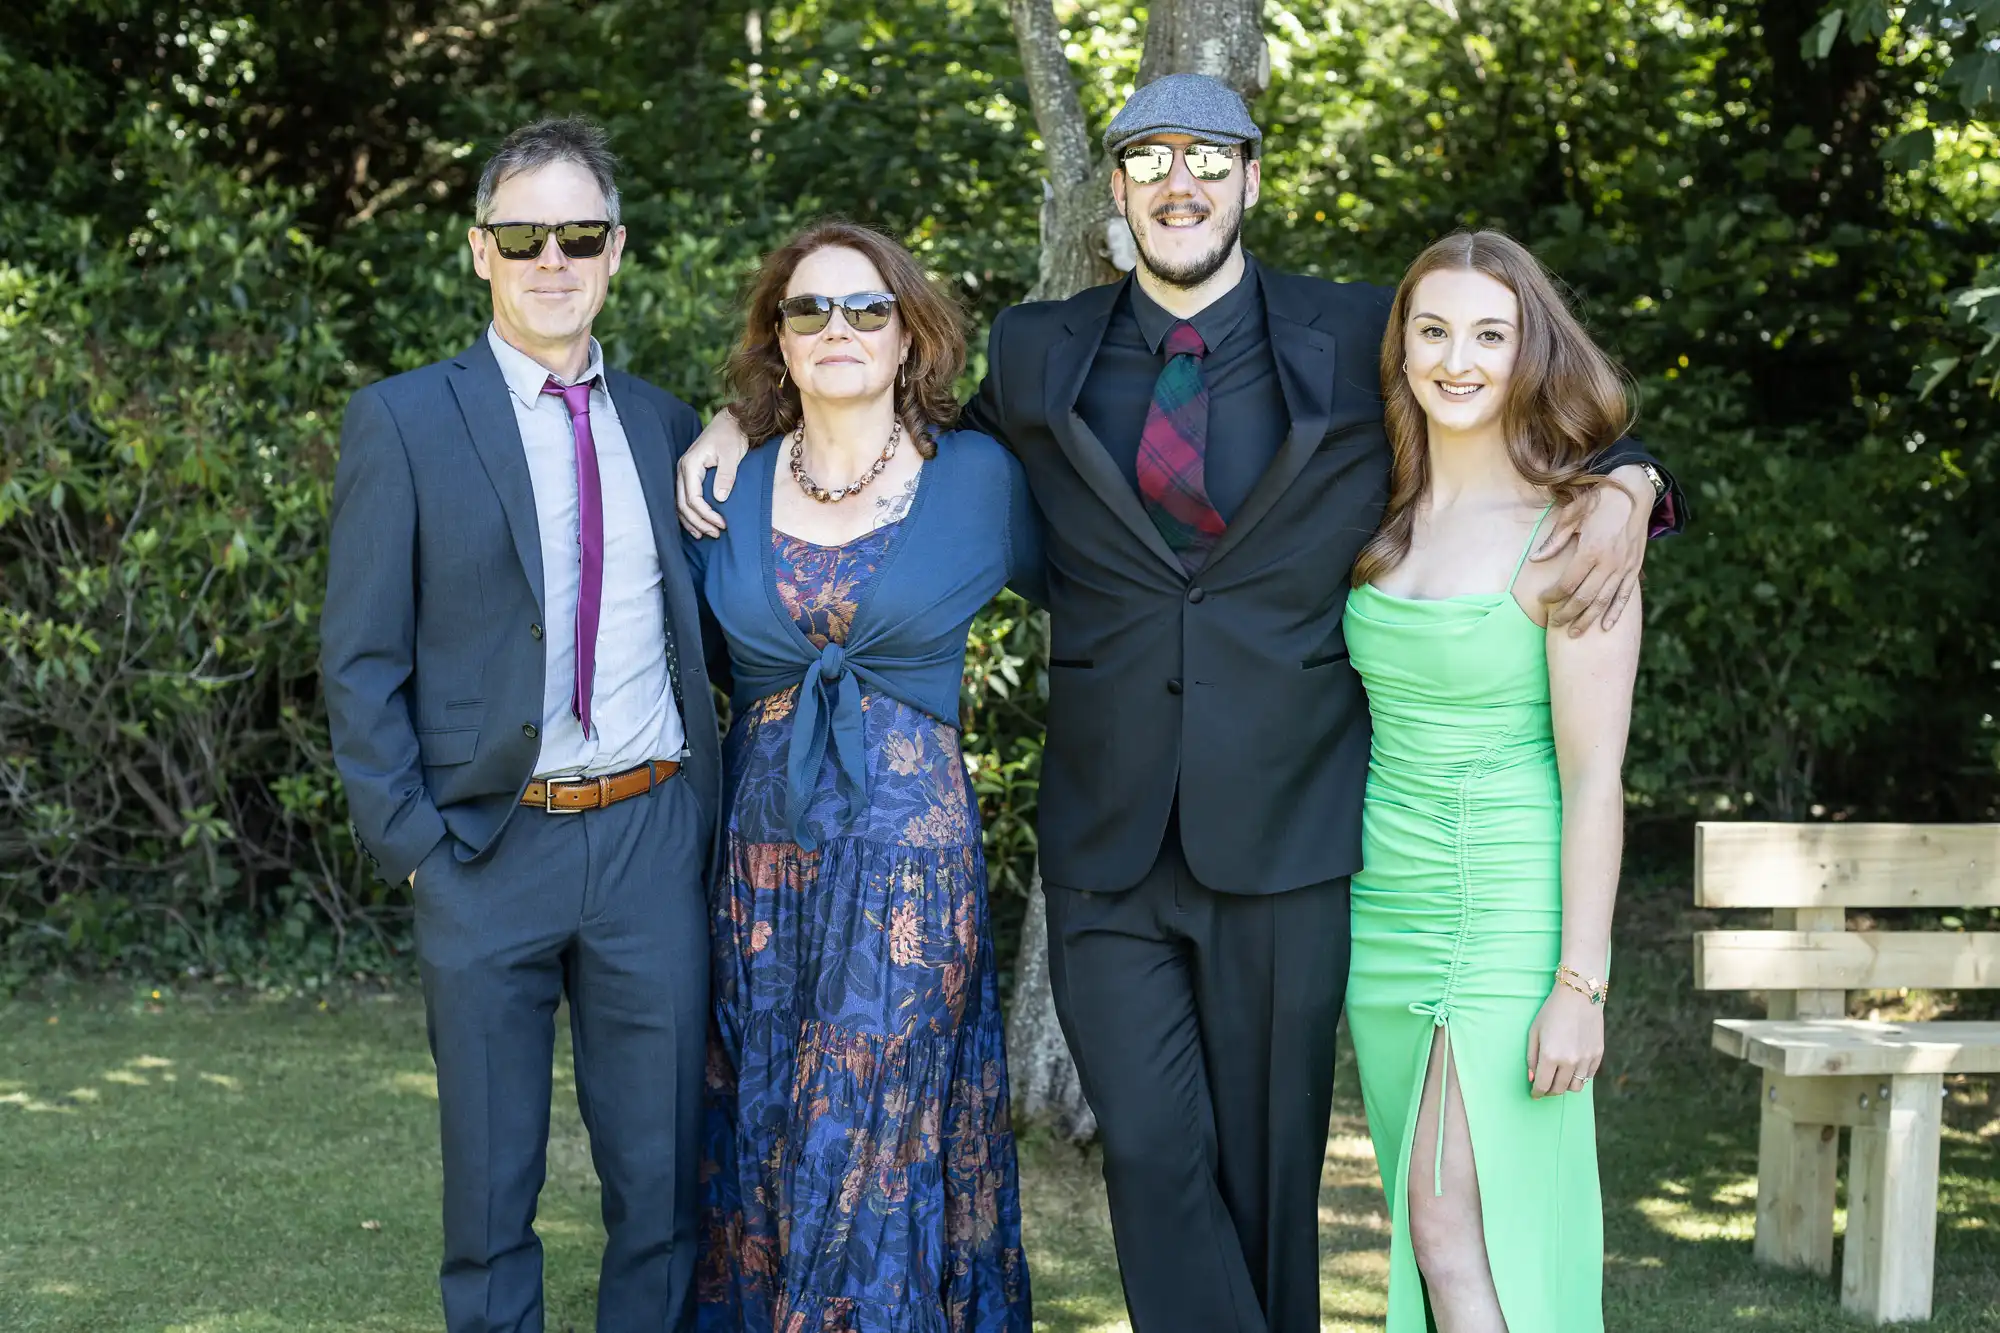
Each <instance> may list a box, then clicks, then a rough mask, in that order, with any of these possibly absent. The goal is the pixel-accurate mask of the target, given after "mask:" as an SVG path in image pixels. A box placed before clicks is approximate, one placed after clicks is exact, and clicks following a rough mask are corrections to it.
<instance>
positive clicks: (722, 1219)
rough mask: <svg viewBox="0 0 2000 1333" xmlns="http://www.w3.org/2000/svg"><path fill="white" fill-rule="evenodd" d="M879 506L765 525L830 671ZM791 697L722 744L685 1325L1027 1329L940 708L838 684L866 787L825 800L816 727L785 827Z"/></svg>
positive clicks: (863, 581)
mask: <svg viewBox="0 0 2000 1333" xmlns="http://www.w3.org/2000/svg"><path fill="white" fill-rule="evenodd" d="M906 521H907V520H906ZM900 526H901V525H896V524H892V525H890V526H888V527H884V528H879V529H877V530H876V531H874V532H873V533H870V534H868V535H867V536H865V537H862V538H860V539H858V540H856V541H853V542H850V543H847V544H846V545H844V546H838V547H824V546H817V545H814V544H812V543H810V542H806V541H802V540H799V539H797V538H794V537H790V536H786V535H784V534H782V533H775V532H774V533H772V534H771V537H770V540H771V542H772V544H773V548H774V549H773V552H772V554H773V556H774V560H773V564H772V568H773V569H774V570H775V583H776V587H775V593H776V597H777V599H778V601H779V602H780V603H781V604H782V605H783V607H784V609H785V610H786V611H787V612H788V613H789V614H790V616H791V618H792V620H793V622H794V623H795V624H796V625H797V626H798V628H799V630H800V631H801V632H802V633H804V634H805V636H806V637H807V638H808V639H809V640H811V642H812V643H813V645H814V646H815V647H816V648H818V649H820V650H822V653H823V656H822V659H821V662H820V664H819V665H820V666H821V667H823V668H824V669H825V670H826V671H827V672H829V673H831V674H833V675H836V676H841V677H846V675H847V673H846V672H845V671H844V670H842V663H841V661H840V659H839V656H838V654H830V655H826V654H825V650H826V649H827V648H828V645H838V644H839V643H841V642H842V640H844V639H845V638H846V637H847V634H848V631H849V629H850V627H851V626H852V625H853V622H854V617H855V614H856V611H857V610H858V609H859V608H860V607H861V606H862V604H863V603H864V601H865V599H866V598H867V596H868V594H869V591H870V589H871V587H872V586H873V585H874V583H875V582H876V581H877V579H878V576H879V575H880V574H881V572H882V570H883V568H884V566H885V564H886V563H887V561H888V560H889V559H890V558H891V556H892V555H893V553H894V548H895V544H896V533H897V531H898V528H899V527H900ZM760 595H761V590H760ZM838 683H839V684H841V685H845V683H846V682H845V679H843V680H841V681H839V682H838ZM804 688H806V689H810V688H812V685H811V684H810V683H808V684H807V685H806V686H805V687H804ZM800 699H801V687H800V686H793V687H791V688H788V689H785V690H782V691H780V692H778V693H775V694H771V695H769V696H767V697H766V698H764V699H762V700H760V701H757V702H755V703H753V704H750V705H749V706H748V707H746V708H745V709H743V710H742V712H741V714H740V715H739V716H738V717H737V718H736V719H735V721H734V723H733V725H732V726H731V728H730V732H729V736H728V739H727V742H726V743H725V746H724V751H723V758H724V768H725V774H726V777H725V781H726V784H727V785H726V789H725V801H726V806H725V808H726V811H727V814H726V818H727V820H728V825H727V833H726V839H725V846H724V861H723V866H722V871H721V874H720V876H719V878H718V882H717V884H716V885H715V888H714V890H713V892H712V894H711V909H712V917H711V925H710V929H711V935H712V947H713V954H712V957H713V984H714V987H715V1016H716V1027H715V1031H714V1033H713V1035H712V1038H711V1049H710V1058H709V1077H708V1115H707V1135H706V1137H707V1151H706V1153H705V1160H704V1162H703V1166H702V1180H701V1204H702V1246H701V1249H702V1259H701V1271H700V1281H699V1296H698V1299H699V1305H698V1317H697V1327H698V1328H699V1329H701V1330H703V1333H721V1331H722V1330H729V1331H730V1333H736V1331H738V1330H746V1331H747V1330H755V1333H832V1331H835V1330H839V1331H842V1333H947V1331H948V1333H975V1331H976V1333H1001V1331H1002V1330H1004V1331H1006V1333H1027V1330H1028V1329H1029V1327H1030V1319H1029V1291H1028V1276H1027V1268H1026V1264H1025V1260H1024V1258H1023V1255H1022V1250H1021V1207H1020V1190H1019V1185H1018V1180H1017V1172H1016V1165H1015V1148H1014V1137H1013V1132H1012V1128H1011V1125H1010V1122H1009V1118H1008V1099H1007V1080H1006V1070H1005V1034H1004V1029H1003V1027H1002V1024H1001V1016H1000V996H999V979H998V973H997V970H996V967H995V961H994V958H993V952H992V948H991V939H992V934H991V929H990V925H989V922H988V919H987V904H986V869H985V861H984V858H983V856H982V853H981V848H980V837H979V820H978V810H977V806H976V805H975V804H974V801H973V798H972V794H971V792H970V790H969V783H968V781H967V775H966V769H965V762H964V759H963V757H962V755H961V753H960V749H959V738H958V732H957V729H956V728H954V727H952V726H950V725H948V724H946V723H944V722H941V721H939V720H937V719H936V718H933V717H931V716H930V715H928V714H927V713H925V712H923V711H922V710H919V709H917V708H914V707H912V706H910V705H909V704H907V703H903V702H900V701H898V700H896V699H894V698H891V697H890V696H888V695H886V694H883V693H880V692H877V691H875V690H872V689H863V690H862V692H861V695H860V701H859V702H860V713H861V726H860V733H861V734H860V737H859V740H860V742H861V744H860V749H861V753H862V755H863V756H864V757H865V767H866V788H867V793H866V800H865V802H864V803H862V804H861V805H860V806H859V807H858V808H857V809H855V810H854V812H853V815H852V818H851V820H850V818H849V805H848V802H849V796H850V794H851V792H852V784H851V783H850V781H849V780H848V774H849V772H850V770H847V769H845V768H844V766H843V762H842V759H841V756H840V755H839V754H838V753H836V751H837V749H838V743H837V742H836V743H835V744H833V745H828V746H825V747H822V748H820V750H819V754H818V756H817V762H818V781H817V784H816V786H815V787H814V788H813V789H812V793H813V794H812V797H811V800H810V803H809V804H808V806H807V808H806V810H805V812H804V821H803V822H804V823H805V824H806V825H807V826H809V829H810V834H809V840H811V841H813V842H814V843H815V844H816V847H815V849H814V850H805V849H803V848H801V846H800V845H799V843H798V842H797V841H796V840H795V839H794V832H795V831H796V829H797V828H798V823H796V822H795V821H794V819H793V818H792V812H791V811H790V810H788V808H787V804H788V802H787V794H786V793H787V786H788V772H787V769H788V764H789V763H790V761H791V756H792V753H793V747H792V737H793V733H794V729H795V726H794V724H795V723H796V722H799V721H800V719H801V713H800Z"/></svg>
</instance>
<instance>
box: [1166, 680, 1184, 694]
mask: <svg viewBox="0 0 2000 1333" xmlns="http://www.w3.org/2000/svg"><path fill="white" fill-rule="evenodd" d="M1180 692H1181V680H1180V677H1179V676H1176V677H1174V678H1173V679H1172V680H1170V681H1168V682H1167V693H1168V694H1179V693H1180Z"/></svg>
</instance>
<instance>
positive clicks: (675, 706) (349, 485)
mask: <svg viewBox="0 0 2000 1333" xmlns="http://www.w3.org/2000/svg"><path fill="white" fill-rule="evenodd" d="M613 167H614V160H613V158H612V156H611V154H610V152H609V150H608V149H607V147H606V144H605V140H604V134H603V132H602V131H601V130H599V129H597V128H596V127H595V126H592V125H590V124H588V123H587V122H582V121H576V120H551V121H542V122H539V123H537V124H534V125H530V126H527V127H526V128H524V129H520V130H517V131H515V132H514V133H513V134H512V135H510V136H508V138H507V140H506V142H505V143H503V144H502V145H501V147H500V150H499V152H497V153H496V154H495V155H494V157H493V159H492V161H491V162H490V163H488V165H487V167H486V171H485V174H484V176H483V177H482V179H481V181H480V186H479V201H478V212H477V223H476V225H474V226H473V228H472V229H471V233H470V236H469V243H470V245H471V248H472V257H473V266H474V268H475V269H476V270H477V271H478V273H479V275H480V276H481V277H482V278H485V279H487V281H488V282H489V284H490V285H491V288H492V298H493V322H492V323H491V324H490V325H489V326H488V327H487V329H486V330H485V332H483V333H482V334H481V335H480V337H479V339H478V341H477V342H475V343H473V345H472V346H471V347H469V348H467V349H466V350H465V351H464V352H463V353H461V354H460V355H458V356H456V357H453V358H452V359H450V360H449V361H443V362H439V363H437V364H436V365H431V366H426V367H424V368H423V369H421V370H415V371H411V372H410V373H408V374H406V375H398V376H396V377H395V378H393V379H389V380H385V381H383V382H382V383H380V384H376V385H372V386H370V387H368V388H366V389H363V390H361V391H360V392H359V393H357V394H355V396H354V399H353V401H352V402H350V403H349V404H348V408H347V416H346V421H345V423H344V426H343V429H342V432H341V448H340V466H339V471H338V474H337V476H336V478H335V481H334V495H333V532H332V539H331V542H332V545H331V551H330V553H329V558H328V563H327V590H326V608H325V612H324V616H323V619H322V622H321V638H322V649H321V669H322V674H323V678H324V682H325V689H326V699H327V712H328V715H329V717H330V720H331V722H332V728H333V748H334V760H335V763H336V764H337V766H338V767H339V770H340V776H341V780H342V781H343V783H345V785H346V789H347V800H348V806H349V808H350V810H351V811H352V812H353V816H354V825H355V831H356V834H357V835H358V837H359V839H360V841H361V844H362V846H363V848H364V849H365V850H366V851H367V853H368V856H369V859H370V860H371V861H373V862H374V863H375V865H376V868H377V870H378V871H379V872H380V873H381V874H382V876H383V878H385V879H387V880H390V881H391V882H394V881H400V880H403V879H405V878H406V877H407V878H409V880H410V882H411V884H412V887H413V892H414V895H415V899H416V926H417V952H418V961H419V963H420V965H421V968H422V973H423V983H424V1004H425V1011H426V1015H427V1017H428V1019H429V1028H430V1041H431V1052H432V1055H433V1057H434V1058H435V1060H436V1062H437V1077H438V1122H439V1134H440V1138H441V1140H442V1145H443V1155H444V1262H443V1266H442V1268H441V1270H440V1286H441V1288H442V1291H443V1297H444V1312H445V1323H446V1326H447V1327H448V1328H449V1329H450V1330H451V1333H501V1331H502V1330H506V1331H507V1333H528V1331H529V1330H534V1331H535V1333H539V1330H540V1329H541V1327H542V1323H543V1315H542V1247H541V1242H540V1240H539V1239H537V1238H536V1236H535V1231H534V1217H535V1201H536V1196H537V1195H538V1194H539V1192H540V1190H541V1187H542V1179H543V1175H544V1170H545V1165H546V1155H547V1147H548V1131H549V1097H550V1075H551V1062H552V1058H553V1050H554V1043H555V1028H554V1023H553V1019H554V1017H555V1012H556V1006H557V1003H558V1002H559V1001H560V1000H561V999H563V998H564V997H565V996H566V997H567V998H568V1000H569V1009H570V1031H571V1034H572V1037H573V1042H574V1046H575V1058H576V1091H577V1102H578V1107H579V1109H580V1110H581V1111H582V1113H583V1121H584V1125H585V1128H586V1129H588V1131H589V1133H590V1150H591V1159H592V1161H593V1162H594V1163H595V1165H596V1167H597V1174H598V1178H599V1180H600V1182H601V1183H602V1187H603V1194H604V1225H605V1230H606V1232H607V1237H606V1243H605V1250H604V1262H603V1269H602V1273H601V1276H600V1280H599V1285H598V1297H597V1301H598V1314H597V1327H598V1329H599V1330H600V1331H601V1333H678V1331H679V1330H683V1329H686V1328H688V1327H690V1326H691V1325H692V1321H693V1313H694V1307H693V1273H694V1258H695V1236H694V1229H695V1221H694V1212H695V1199H694V1188H695V1182H696V1158H697V1154H698V1152H699V1151H700V1142H699V1139H700V1136H699V1117H700V1109H701V1080H702V1072H703V1058H704V1043H705V1038H706V1033H707V1015H708V913H707V909H706V906H705V903H704V892H703V889H704V885H703V876H704V871H705V868H706V866H707V865H708V863H709V860H710V856H711V848H712V846H713V829H714V827H715V820H716V811H717V808H718V806H719V804H720V800H721V771H722V765H721V758H720V754H719V747H718V744H717V738H716V721H715V709H714V705H713V703H712V702H711V700H710V695H709V686H708V678H707V675H706V671H705V668H704V665H703V661H702V652H701V625H700V621H699V620H698V618H697V611H696V604H695V594H694V586H693V584H692V582H691V581H690V580H689V577H688V571H687V567H686V565H685V563H684V562H683V560H682V555H681V541H680V534H679V533H678V532H677V531H676V530H675V529H674V524H673V518H672V514H673V498H674V496H673V460H674V455H675V453H676V452H677V451H678V450H679V449H680V448H683V447H685V446H686V444H687V443H688V441H690V440H692V439H693V438H694V436H695V434H696V433H697V432H698V431H699V430H700V421H699V419H698V418H697V417H696V416H695V414H694V411H693V410H692V409H691V408H689V407H688V406H687V405H686V404H685V403H682V402H680V401H679V400H678V399H676V398H674V397H673V396H672V395H671V394H668V393H665V392H663V391H662V390H660V389H657V388H654V387H653V386H652V385H650V384H647V383H645V382H644V381H642V380H638V379H634V378H633V377H632V376H630V375H626V374H623V373H622V372H619V371H616V370H610V369H608V368H607V367H606V366H605V365H604V358H603V351H602V349H601V348H600V347H599V346H598V343H597V341H596V340H595V339H594V338H592V337H591V336H590V326H591V322H592V320H593V319H594V318H595V317H596V315H597V312H598V310H599V309H600V308H601V307H602V306H603V304H604V297H605V292H606V290H607V288H608V286H609V284H610V280H611V276H612V274H614V273H616V272H617V270H618V263H619V257H620V252H621V251H622V249H623V246H624V240H625V229H624V228H623V227H622V226H620V225H619V223H618V190H617V186H616V184H615V182H614V179H613V175H612V172H613Z"/></svg>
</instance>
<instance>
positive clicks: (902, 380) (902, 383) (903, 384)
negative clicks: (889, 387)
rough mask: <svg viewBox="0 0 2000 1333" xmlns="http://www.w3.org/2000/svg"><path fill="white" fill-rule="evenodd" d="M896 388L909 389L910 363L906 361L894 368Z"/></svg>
mask: <svg viewBox="0 0 2000 1333" xmlns="http://www.w3.org/2000/svg"><path fill="white" fill-rule="evenodd" d="M896 387H897V388H899V389H907V388H909V387H910V363H909V362H908V361H903V362H900V363H898V365H897V366H896Z"/></svg>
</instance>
